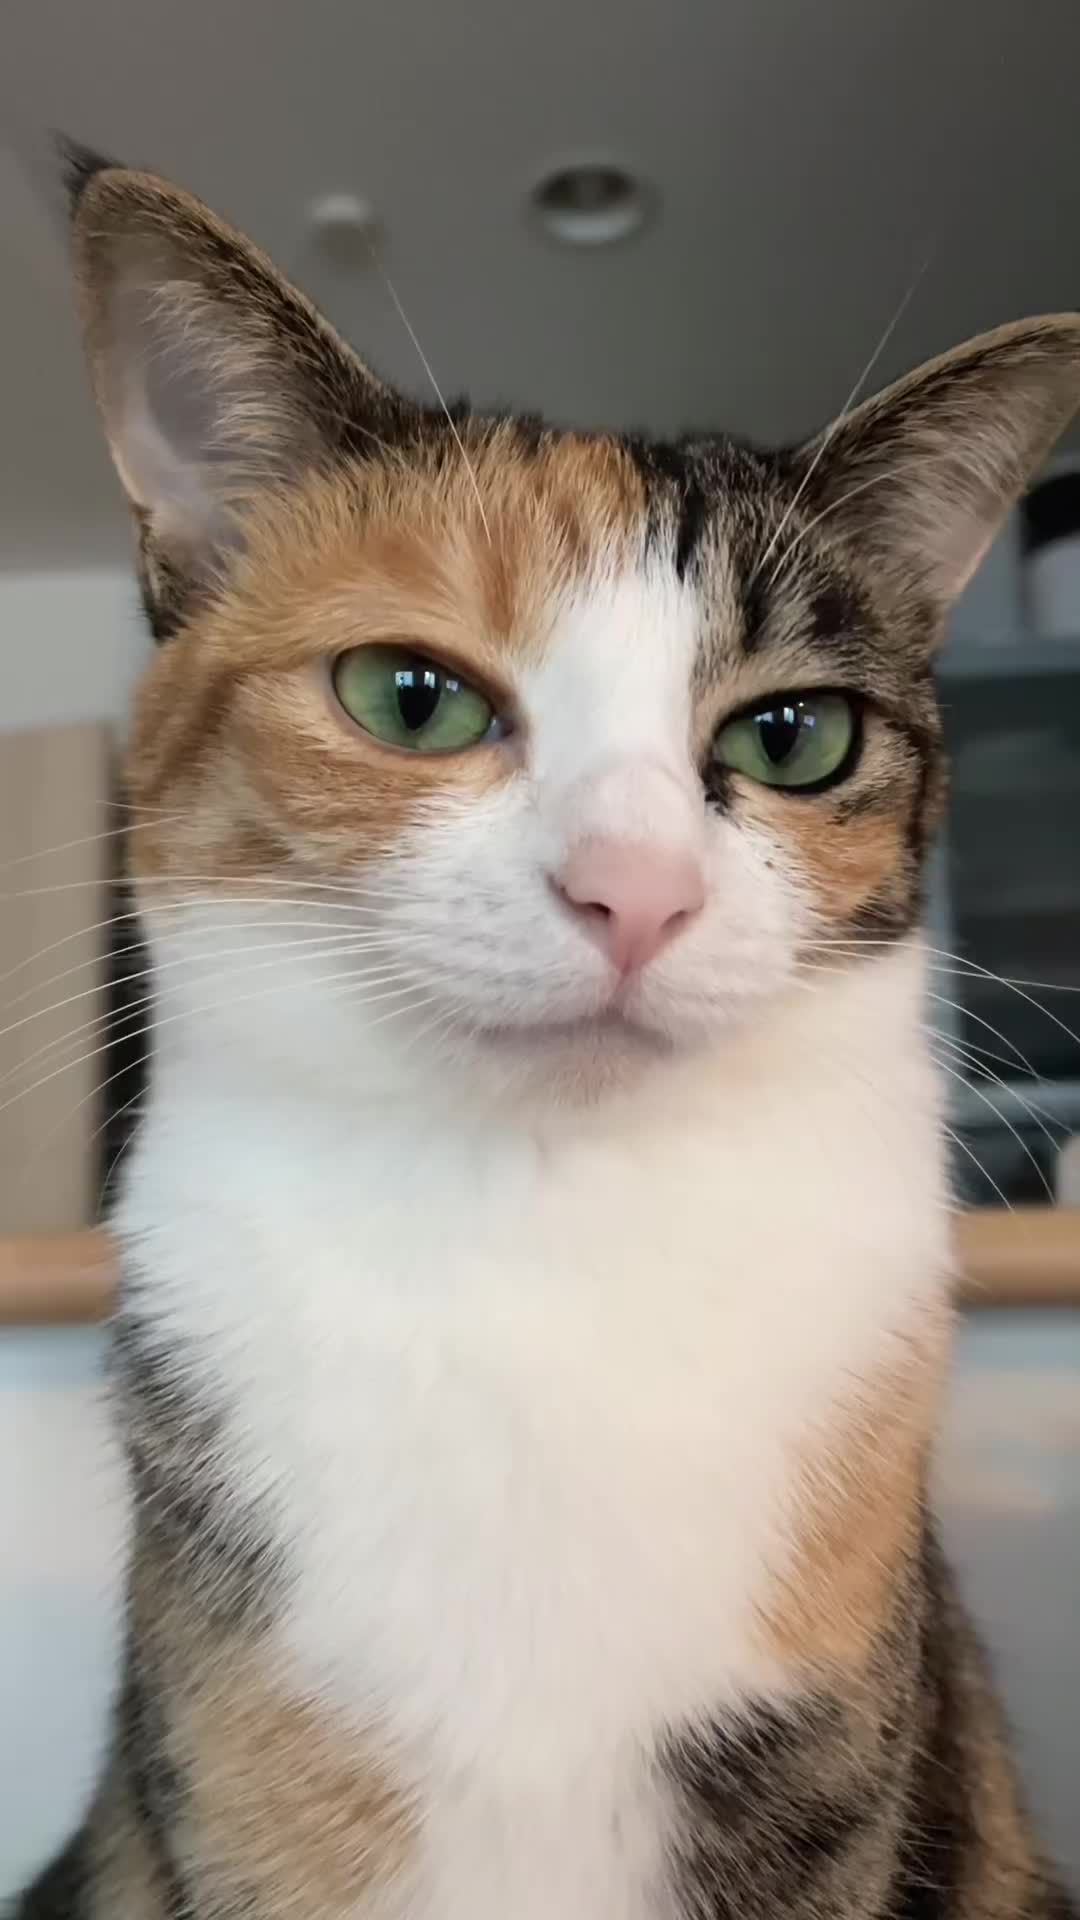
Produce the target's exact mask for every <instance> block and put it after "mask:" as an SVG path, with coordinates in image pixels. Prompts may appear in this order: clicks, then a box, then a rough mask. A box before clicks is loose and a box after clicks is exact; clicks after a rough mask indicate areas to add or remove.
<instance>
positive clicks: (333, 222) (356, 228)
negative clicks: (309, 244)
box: [307, 193, 379, 268]
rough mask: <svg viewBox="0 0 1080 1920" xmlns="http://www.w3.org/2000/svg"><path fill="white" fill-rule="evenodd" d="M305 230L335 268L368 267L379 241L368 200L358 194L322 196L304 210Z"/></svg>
mask: <svg viewBox="0 0 1080 1920" xmlns="http://www.w3.org/2000/svg"><path fill="white" fill-rule="evenodd" d="M307 223H308V228H309V230H310V232H311V234H312V237H313V238H314V240H315V241H316V242H317V244H318V246H319V248H320V250H321V251H322V252H323V253H324V254H325V255H326V257H327V259H329V260H332V261H333V262H334V264H335V266H339V267H344V268H353V267H356V266H370V264H371V256H372V248H373V245H374V243H375V241H376V240H378V238H379V219H378V215H377V214H376V212H375V209H374V207H373V206H372V205H371V202H370V201H369V200H365V199H364V198H363V197H362V195H361V194H358V193H326V194H323V196H322V198H321V199H319V200H313V201H312V203H311V205H310V207H309V208H308V211H307Z"/></svg>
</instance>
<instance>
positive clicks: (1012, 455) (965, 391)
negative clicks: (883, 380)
mask: <svg viewBox="0 0 1080 1920" xmlns="http://www.w3.org/2000/svg"><path fill="white" fill-rule="evenodd" d="M1078 407H1080V316H1074V315H1070V314H1057V315H1051V316H1049V317H1047V318H1045V319H1040V320H1030V321H1024V322H1021V323H1019V324H1018V325H1016V326H1009V327H1001V328H999V329H998V330H997V331H996V332H994V333H986V334H982V335H981V336H980V337H979V338H977V339H975V340H970V341H969V342H968V343H967V345H966V346H962V347H958V348H956V350H955V351H954V352H953V353H947V354H944V355H943V356H942V357H941V358H940V359H938V360H931V361H929V362H928V363H927V364H926V365H925V366H923V367H920V368H919V369H918V370H917V371H916V372H915V373H911V374H908V375H907V377H906V378H905V379H903V380H899V381H897V382H896V384H895V385H894V386H891V387H887V388H886V389H885V391H884V392H883V393H880V394H878V395H876V396H875V398H874V399H872V400H867V401H865V402H864V403H863V405H862V406H860V407H857V408H855V409H854V410H853V411H852V412H851V413H849V414H847V415H844V416H842V417H841V418H840V420H838V421H837V422H835V423H834V425H833V426H832V427H831V428H828V429H827V430H826V431H825V433H823V434H821V435H819V436H818V437H817V439H815V440H813V441H811V442H810V443H809V445H808V446H806V447H804V448H802V449H801V450H800V453H799V454H798V455H797V456H796V476H797V477H798V475H799V474H800V473H801V474H802V476H803V479H804V482H805V493H804V499H805V502H806V504H807V506H808V508H809V510H810V511H811V512H812V513H813V514H820V515H821V516H822V532H823V533H824V532H826V531H827V530H828V531H830V532H833V533H836V534H838V535H839V536H840V537H841V538H843V539H845V540H847V541H849V542H851V543H852V544H854V545H855V546H856V547H857V550H858V552H859V556H860V561H861V564H862V565H864V566H866V565H870V566H872V567H873V568H874V569H875V572H876V573H877V574H878V576H879V577H880V578H881V579H882V580H883V581H884V583H885V584H886V585H889V584H892V586H893V587H894V588H895V590H896V592H897V593H898V594H900V595H903V594H905V593H906V594H910V593H911V592H912V591H913V590H914V591H916V592H917V593H918V594H920V595H921V596H922V598H923V600H924V602H925V603H926V604H928V606H929V608H930V609H931V611H932V613H933V615H934V616H935V617H940V616H941V615H943V614H944V613H945V611H946V610H947V609H948V607H949V606H950V605H951V604H952V602H953V601H954V600H955V599H956V597H957V595H958V594H959V593H960V592H961V590H962V588H963V587H964V586H965V585H966V583H967V581H968V579H969V578H970V576H971V575H972V573H973V572H974V571H975V568H976V567H977V566H978V564H979V561H980V560H981V559H982V557H983V554H984V553H985V552H986V549H987V547H988V546H989V544H990V542H991V540H992V539H993V537H994V535H995V533H996V532H997V530H998V528H999V527H1000V525H1001V522H1002V520H1003V519H1004V518H1005V515H1006V514H1007V513H1008V511H1009V508H1010V507H1011V506H1012V505H1013V503H1014V501H1015V500H1016V499H1017V497H1018V495H1019V494H1020V493H1021V492H1022V491H1023V489H1024V487H1025V486H1026V485H1027V483H1028V481H1029V480H1030V479H1031V477H1032V475H1033V474H1034V473H1035V471H1036V470H1037V469H1038V467H1039V466H1040V464H1041V462H1042V461H1043V459H1044V458H1045V456H1046V454H1047V453H1048V452H1049V450H1050V448H1051V447H1052V446H1053V444H1054V441H1055V440H1056V439H1057V437H1058V435H1059V434H1060V433H1061V432H1062V430H1063V429H1064V428H1065V427H1066V426H1067V424H1068V422H1069V420H1070V419H1071V418H1072V415H1073V414H1074V413H1075V412H1076V410H1077V408H1078Z"/></svg>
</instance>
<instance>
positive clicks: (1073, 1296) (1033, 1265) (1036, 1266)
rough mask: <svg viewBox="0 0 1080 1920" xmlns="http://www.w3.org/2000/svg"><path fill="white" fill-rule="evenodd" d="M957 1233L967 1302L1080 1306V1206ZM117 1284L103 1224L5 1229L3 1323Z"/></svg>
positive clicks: (102, 1306) (92, 1302)
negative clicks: (74, 1229) (66, 1229)
mask: <svg viewBox="0 0 1080 1920" xmlns="http://www.w3.org/2000/svg"><path fill="white" fill-rule="evenodd" d="M956 1233H957V1253H958V1266H959V1269H960V1272H961V1274H962V1276H963V1277H962V1280H961V1284H960V1298H961V1300H962V1301H963V1303H964V1304H965V1305H971V1306H1013V1305H1022V1304H1026V1305H1030V1306H1050V1305H1053V1304H1058V1305H1073V1306H1080V1207H1025V1208H1021V1209H1018V1210H1017V1211H1016V1212H1015V1213H1008V1212H1006V1211H1005V1210H1004V1208H1002V1209H997V1208H994V1209H990V1208H987V1209H985V1210H983V1209H980V1210H978V1211H975V1212H971V1213H964V1214H960V1215H959V1216H958V1217H957V1226H956ZM113 1285H114V1270H113V1256H112V1250H111V1248H110V1245H109V1237H108V1235H107V1233H105V1232H104V1231H103V1230H101V1229H95V1228H87V1229H86V1230H85V1231H83V1232H78V1233H36V1234H35V1233H24V1234H7V1235H3V1234H0V1326H4V1325H7V1326H19V1325H22V1326H30V1325H38V1326H40V1325H63V1324H73V1323H77V1322H80V1321H89V1320H97V1319H99V1318H100V1317H101V1316H102V1315H103V1314H104V1313H105V1312H107V1310H108V1307H109V1303H110V1301H111V1298H112V1293H113Z"/></svg>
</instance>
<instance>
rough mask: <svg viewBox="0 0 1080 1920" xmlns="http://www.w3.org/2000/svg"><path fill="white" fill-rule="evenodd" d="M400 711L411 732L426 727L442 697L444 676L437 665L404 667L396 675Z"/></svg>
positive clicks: (416, 731)
mask: <svg viewBox="0 0 1080 1920" xmlns="http://www.w3.org/2000/svg"><path fill="white" fill-rule="evenodd" d="M394 680H395V683H396V686H397V703H398V712H399V713H400V715H401V718H402V720H403V721H404V723H405V725H406V726H407V727H408V729H409V731H410V733H418V732H419V731H420V728H421V727H426V726H427V723H428V721H429V720H430V719H431V718H432V717H433V715H434V713H435V709H436V707H437V706H438V704H439V701H440V700H441V699H442V694H443V676H442V674H441V673H439V672H438V670H437V668H435V667H428V666H423V667H421V666H416V667H403V668H401V670H400V672H398V673H396V674H395V675H394Z"/></svg>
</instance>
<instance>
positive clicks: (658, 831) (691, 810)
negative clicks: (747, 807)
mask: <svg viewBox="0 0 1080 1920" xmlns="http://www.w3.org/2000/svg"><path fill="white" fill-rule="evenodd" d="M558 814H559V819H558V837H559V840H560V842H561V846H562V848H563V849H564V850H569V849H570V848H571V847H573V846H577V845H580V844H582V843H583V842H588V841H593V840H605V841H622V842H627V843H630V844H632V845H634V846H638V847H654V848H656V849H657V850H658V851H659V850H664V849H667V850H670V851H672V852H679V853H681V854H687V855H695V856H696V855H700V853H701V852H702V850H703V847H704V839H705V805H704V795H703V793H702V789H701V786H700V783H699V781H698V779H697V776H696V774H695V773H694V771H693V768H692V767H690V766H689V765H687V766H686V767H685V768H680V767H677V766H675V765H673V764H669V763H668V762H667V761H666V760H662V759H660V758H658V757H652V756H650V757H644V756H640V757H639V756H634V755H627V754H620V755H618V756H617V757H612V758H609V759H608V760H607V762H606V763H604V764H602V765H600V766H597V767H594V768H592V769H590V770H589V771H588V772H585V773H582V774H581V775H580V777H579V778H578V779H577V780H575V781H574V782H572V784H571V785H570V786H568V787H567V788H566V789H565V791H564V793H563V795H562V803H561V805H560V807H559V809H558Z"/></svg>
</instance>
